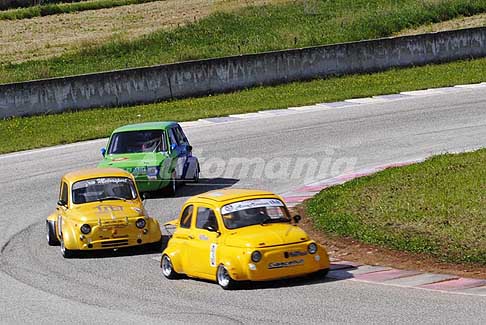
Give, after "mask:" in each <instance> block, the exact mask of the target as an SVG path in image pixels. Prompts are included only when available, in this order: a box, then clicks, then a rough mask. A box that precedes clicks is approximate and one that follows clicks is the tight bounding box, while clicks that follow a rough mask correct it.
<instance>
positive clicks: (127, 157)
mask: <svg viewBox="0 0 486 325" xmlns="http://www.w3.org/2000/svg"><path fill="white" fill-rule="evenodd" d="M166 158H167V155H166V154H165V153H161V152H144V153H127V154H117V155H106V157H105V158H104V159H103V161H101V162H100V163H99V164H98V167H117V168H123V169H127V168H130V167H143V166H160V164H161V163H162V162H163V161H164V160H165V159H166Z"/></svg>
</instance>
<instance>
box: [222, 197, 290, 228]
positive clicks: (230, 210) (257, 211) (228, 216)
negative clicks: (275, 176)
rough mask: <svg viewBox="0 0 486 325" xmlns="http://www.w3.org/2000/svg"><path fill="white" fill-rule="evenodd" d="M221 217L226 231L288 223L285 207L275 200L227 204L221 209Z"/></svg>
mask: <svg viewBox="0 0 486 325" xmlns="http://www.w3.org/2000/svg"><path fill="white" fill-rule="evenodd" d="M221 215H222V216H223V222H224V225H225V226H226V228H228V229H236V228H241V227H246V226H251V225H257V224H265V223H273V222H289V221H290V218H289V216H288V214H287V210H286V209H285V205H284V204H283V203H282V201H280V200H277V199H256V200H246V201H241V202H236V203H232V204H227V205H225V206H223V207H222V208H221Z"/></svg>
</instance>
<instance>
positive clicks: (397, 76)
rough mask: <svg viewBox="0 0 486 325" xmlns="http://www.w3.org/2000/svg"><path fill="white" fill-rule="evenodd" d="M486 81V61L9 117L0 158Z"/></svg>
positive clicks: (0, 124) (0, 127)
mask: <svg viewBox="0 0 486 325" xmlns="http://www.w3.org/2000/svg"><path fill="white" fill-rule="evenodd" d="M485 80H486V58H484V59H478V60H472V61H457V62H452V63H447V64H441V65H430V66H423V67H415V68H409V69H399V70H389V71H386V72H381V73H375V74H368V75H351V76H344V77H339V78H330V79H324V80H314V81H310V82H296V83H291V84H286V85H280V86H275V87H259V88H253V89H248V90H244V91H239V92H235V93H230V94H221V95H217V96H209V97H201V98H191V99H183V100H176V101H169V102H161V103H156V104H150V105H139V106H133V107H120V108H111V109H93V110H86V111H79V112H66V113H62V114H55V115H45V116H32V117H25V118H10V119H5V120H0V153H7V152H13V151H19V150H26V149H32V148H39V147H45V146H51V145H56V144H65V143H71V142H76V141H81V140H89V139H96V138H101V137H106V136H108V135H109V134H110V133H111V131H112V130H113V129H114V128H116V127H118V126H121V125H124V124H129V123H138V122H144V121H154V120H177V121H190V120H197V119H199V118H207V117H214V116H225V115H229V114H238V113H246V112H256V111H259V110H265V109H277V108H286V107H290V106H301V105H309V104H314V103H320V102H332V101H339V100H344V99H349V98H358V97H367V96H373V95H380V94H390V93H397V92H400V91H407V90H417V89H426V88H431V87H445V86H451V85H456V84H465V83H478V82H482V81H485Z"/></svg>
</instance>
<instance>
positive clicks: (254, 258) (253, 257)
mask: <svg viewBox="0 0 486 325" xmlns="http://www.w3.org/2000/svg"><path fill="white" fill-rule="evenodd" d="M261 259H262V253H260V252H259V251H254V252H253V253H251V260H252V261H253V262H255V263H258V262H260V260H261Z"/></svg>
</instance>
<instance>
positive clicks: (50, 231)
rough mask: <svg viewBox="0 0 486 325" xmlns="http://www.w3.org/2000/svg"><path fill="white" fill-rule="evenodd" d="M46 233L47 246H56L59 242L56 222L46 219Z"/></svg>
mask: <svg viewBox="0 0 486 325" xmlns="http://www.w3.org/2000/svg"><path fill="white" fill-rule="evenodd" d="M46 233H47V243H48V244H49V246H58V245H59V244H60V243H59V240H58V239H57V236H56V223H55V222H54V221H49V220H46Z"/></svg>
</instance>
